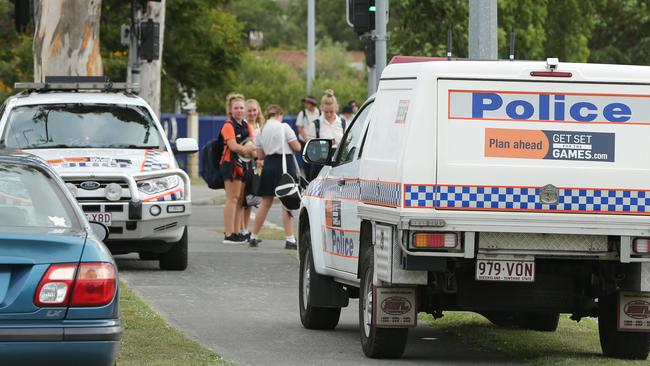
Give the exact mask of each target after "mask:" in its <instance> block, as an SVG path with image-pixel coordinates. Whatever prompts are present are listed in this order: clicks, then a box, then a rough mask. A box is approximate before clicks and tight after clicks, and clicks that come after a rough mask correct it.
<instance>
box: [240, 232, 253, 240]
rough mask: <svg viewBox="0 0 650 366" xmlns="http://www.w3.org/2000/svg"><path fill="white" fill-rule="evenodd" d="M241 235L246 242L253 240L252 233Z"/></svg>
mask: <svg viewBox="0 0 650 366" xmlns="http://www.w3.org/2000/svg"><path fill="white" fill-rule="evenodd" d="M239 235H240V236H241V237H242V238H244V241H249V240H251V233H250V232H248V233H246V234H242V233H239Z"/></svg>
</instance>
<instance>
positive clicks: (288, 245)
mask: <svg viewBox="0 0 650 366" xmlns="http://www.w3.org/2000/svg"><path fill="white" fill-rule="evenodd" d="M284 249H292V250H296V249H298V244H297V243H296V242H290V241H288V240H287V241H285V242H284Z"/></svg>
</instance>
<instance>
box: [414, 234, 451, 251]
mask: <svg viewBox="0 0 650 366" xmlns="http://www.w3.org/2000/svg"><path fill="white" fill-rule="evenodd" d="M411 243H412V245H413V247H414V248H418V249H443V248H447V249H452V248H456V246H458V235H457V234H456V233H449V232H419V233H414V234H413V240H412V241H411Z"/></svg>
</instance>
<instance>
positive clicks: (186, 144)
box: [173, 137, 199, 154]
mask: <svg viewBox="0 0 650 366" xmlns="http://www.w3.org/2000/svg"><path fill="white" fill-rule="evenodd" d="M173 150H174V153H190V154H191V153H195V152H197V151H199V144H198V143H197V142H196V140H195V139H193V138H191V137H182V138H178V139H176V147H175V148H174V149H173Z"/></svg>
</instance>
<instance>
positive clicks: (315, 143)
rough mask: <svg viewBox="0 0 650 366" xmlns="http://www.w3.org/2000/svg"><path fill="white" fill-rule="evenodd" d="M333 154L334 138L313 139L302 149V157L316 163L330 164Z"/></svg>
mask: <svg viewBox="0 0 650 366" xmlns="http://www.w3.org/2000/svg"><path fill="white" fill-rule="evenodd" d="M331 154H332V140H327V139H311V140H309V141H308V142H307V145H305V149H304V150H303V151H302V159H303V160H304V161H306V162H308V163H311V164H316V165H328V164H329V163H330V157H331Z"/></svg>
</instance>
